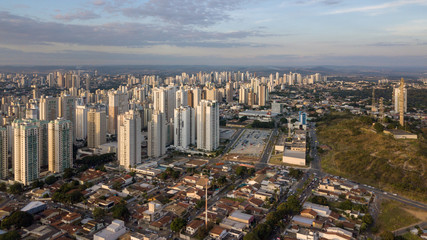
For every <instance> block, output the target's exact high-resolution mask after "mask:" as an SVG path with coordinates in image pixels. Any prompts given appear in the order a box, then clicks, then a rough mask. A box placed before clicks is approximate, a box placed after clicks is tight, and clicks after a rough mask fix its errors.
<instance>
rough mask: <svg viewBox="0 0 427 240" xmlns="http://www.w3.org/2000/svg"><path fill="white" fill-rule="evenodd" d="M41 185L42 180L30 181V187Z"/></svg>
mask: <svg viewBox="0 0 427 240" xmlns="http://www.w3.org/2000/svg"><path fill="white" fill-rule="evenodd" d="M43 185H44V182H43V181H40V180H38V179H37V180H36V181H34V182H32V183H31V188H42V187H43Z"/></svg>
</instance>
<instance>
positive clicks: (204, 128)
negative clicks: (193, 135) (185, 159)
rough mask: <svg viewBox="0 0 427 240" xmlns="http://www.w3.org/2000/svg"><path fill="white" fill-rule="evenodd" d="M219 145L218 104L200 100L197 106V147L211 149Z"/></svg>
mask: <svg viewBox="0 0 427 240" xmlns="http://www.w3.org/2000/svg"><path fill="white" fill-rule="evenodd" d="M218 146H219V106H218V103H217V102H216V101H207V100H202V101H201V102H200V105H199V106H198V107H197V148H198V149H203V150H206V151H213V150H215V149H216V148H218Z"/></svg>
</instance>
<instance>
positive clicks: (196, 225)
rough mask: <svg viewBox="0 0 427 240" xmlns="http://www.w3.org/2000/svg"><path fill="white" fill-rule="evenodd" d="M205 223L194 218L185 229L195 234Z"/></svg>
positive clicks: (191, 234) (190, 233)
mask: <svg viewBox="0 0 427 240" xmlns="http://www.w3.org/2000/svg"><path fill="white" fill-rule="evenodd" d="M204 225H205V222H204V221H202V220H197V219H195V220H193V221H191V222H190V223H189V224H188V225H187V227H186V228H185V231H186V232H187V233H188V234H189V235H190V236H193V235H194V234H196V233H197V231H198V230H199V229H200V228H201V227H203V226H204Z"/></svg>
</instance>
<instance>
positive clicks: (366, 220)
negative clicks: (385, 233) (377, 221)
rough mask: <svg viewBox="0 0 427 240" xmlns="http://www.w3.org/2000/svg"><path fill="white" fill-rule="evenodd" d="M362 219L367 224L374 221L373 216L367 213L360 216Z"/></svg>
mask: <svg viewBox="0 0 427 240" xmlns="http://www.w3.org/2000/svg"><path fill="white" fill-rule="evenodd" d="M362 221H363V222H364V223H366V224H367V225H368V226H369V225H371V224H373V223H374V218H373V217H372V216H371V214H369V213H367V214H365V216H363V217H362Z"/></svg>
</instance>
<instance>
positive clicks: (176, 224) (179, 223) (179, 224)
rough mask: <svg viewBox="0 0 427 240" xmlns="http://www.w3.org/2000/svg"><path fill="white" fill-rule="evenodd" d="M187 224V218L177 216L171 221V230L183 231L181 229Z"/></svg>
mask: <svg viewBox="0 0 427 240" xmlns="http://www.w3.org/2000/svg"><path fill="white" fill-rule="evenodd" d="M185 225H187V221H185V219H182V218H175V219H174V220H173V221H172V223H171V226H170V228H171V230H172V231H174V232H179V231H181V229H182V228H183V227H185Z"/></svg>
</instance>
